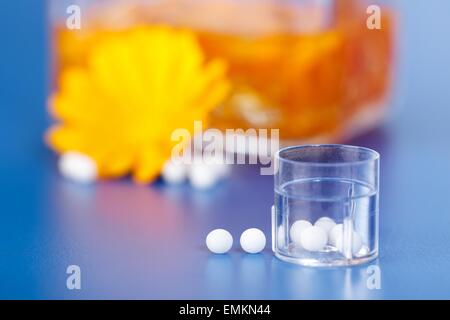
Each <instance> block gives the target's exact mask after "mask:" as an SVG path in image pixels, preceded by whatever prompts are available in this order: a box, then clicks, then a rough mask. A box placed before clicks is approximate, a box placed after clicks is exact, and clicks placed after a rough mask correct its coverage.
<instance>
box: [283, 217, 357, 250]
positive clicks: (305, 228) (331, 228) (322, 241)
mask: <svg viewBox="0 0 450 320" xmlns="http://www.w3.org/2000/svg"><path fill="white" fill-rule="evenodd" d="M343 231H344V227H343V224H341V223H340V224H336V222H335V221H334V220H333V219H331V218H329V217H322V218H320V219H318V220H317V221H316V222H315V223H314V225H313V224H312V223H311V222H309V221H307V220H297V221H295V222H294V223H292V225H291V227H290V230H289V236H290V239H291V241H292V243H293V244H294V246H295V247H296V248H300V249H304V250H306V251H310V252H316V251H322V250H325V249H326V248H330V247H331V248H334V249H336V250H338V251H340V252H343V250H344V247H343V244H344V241H343V237H344V232H343ZM278 232H279V234H278V236H279V237H283V234H282V230H278ZM280 234H281V235H280ZM351 242H352V243H351V250H352V252H353V254H357V253H358V252H360V251H361V250H363V248H364V244H363V239H362V237H361V235H360V234H359V233H357V232H356V231H355V230H352V234H351Z"/></svg>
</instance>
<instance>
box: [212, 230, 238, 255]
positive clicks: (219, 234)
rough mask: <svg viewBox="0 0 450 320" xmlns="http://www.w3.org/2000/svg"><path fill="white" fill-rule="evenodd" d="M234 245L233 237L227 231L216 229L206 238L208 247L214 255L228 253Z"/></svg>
mask: <svg viewBox="0 0 450 320" xmlns="http://www.w3.org/2000/svg"><path fill="white" fill-rule="evenodd" d="M232 245H233V237H232V236H231V234H230V233H229V232H228V231H227V230H225V229H215V230H213V231H211V232H210V233H208V236H207V237H206V246H207V247H208V249H209V251H211V252H213V253H219V254H221V253H226V252H228V251H229V250H230V249H231V246H232Z"/></svg>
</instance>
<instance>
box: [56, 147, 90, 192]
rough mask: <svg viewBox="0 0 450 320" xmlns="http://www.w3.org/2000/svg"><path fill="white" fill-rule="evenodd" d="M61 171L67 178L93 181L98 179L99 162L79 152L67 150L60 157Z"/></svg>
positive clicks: (79, 181) (59, 166)
mask: <svg viewBox="0 0 450 320" xmlns="http://www.w3.org/2000/svg"><path fill="white" fill-rule="evenodd" d="M58 168H59V172H60V173H61V175H62V176H63V177H65V178H67V179H70V180H72V181H75V182H78V183H85V184H88V183H92V182H93V181H95V179H97V175H98V173H97V172H98V170H97V163H96V162H95V161H94V160H93V159H92V158H90V157H88V156H87V155H84V154H82V153H79V152H74V151H70V152H66V153H64V154H63V155H61V157H60V158H59V163H58Z"/></svg>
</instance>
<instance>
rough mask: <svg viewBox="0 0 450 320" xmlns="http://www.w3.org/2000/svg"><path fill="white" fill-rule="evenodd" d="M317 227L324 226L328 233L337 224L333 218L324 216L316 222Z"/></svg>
mask: <svg viewBox="0 0 450 320" xmlns="http://www.w3.org/2000/svg"><path fill="white" fill-rule="evenodd" d="M314 225H315V226H316V227H319V228H322V229H323V230H325V232H326V233H327V234H328V233H329V232H330V230H331V229H333V227H334V226H335V225H336V222H334V220H333V219H331V218H329V217H322V218H320V219H319V220H317V221H316V223H314Z"/></svg>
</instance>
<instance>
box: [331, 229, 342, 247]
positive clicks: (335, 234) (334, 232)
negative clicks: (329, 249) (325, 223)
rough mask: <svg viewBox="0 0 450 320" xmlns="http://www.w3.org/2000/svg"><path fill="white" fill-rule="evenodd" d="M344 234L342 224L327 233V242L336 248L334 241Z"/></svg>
mask: <svg viewBox="0 0 450 320" xmlns="http://www.w3.org/2000/svg"><path fill="white" fill-rule="evenodd" d="M343 232H344V226H343V225H342V223H340V224H337V225H335V226H334V227H333V228H332V229H331V230H330V232H329V233H328V242H329V244H331V245H332V246H333V247H336V241H337V239H338V237H339V236H340V235H342V233H343Z"/></svg>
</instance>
